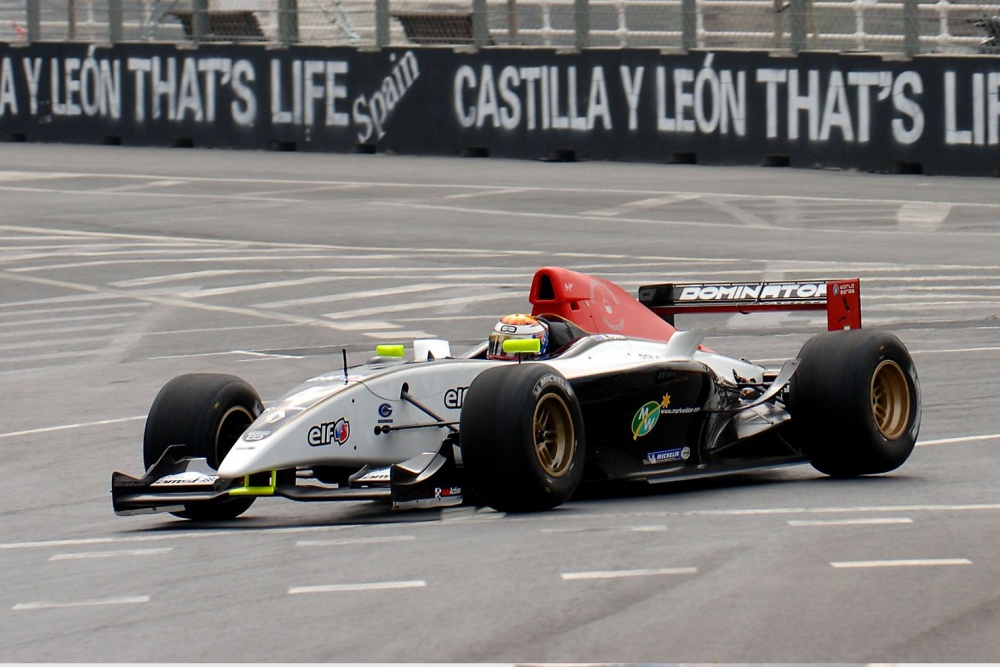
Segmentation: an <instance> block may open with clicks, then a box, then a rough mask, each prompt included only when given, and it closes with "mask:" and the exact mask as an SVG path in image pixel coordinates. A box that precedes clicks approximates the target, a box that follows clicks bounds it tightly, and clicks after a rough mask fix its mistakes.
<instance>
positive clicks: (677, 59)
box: [0, 43, 1000, 176]
mask: <svg viewBox="0 0 1000 667" xmlns="http://www.w3.org/2000/svg"><path fill="white" fill-rule="evenodd" d="M0 139H2V140H6V141H29V142H36V141H37V142H63V143H105V144H121V145H128V146H192V147H205V148H223V147H225V148H237V149H264V150H299V151H316V152H380V153H381V152H391V153H397V154H415V155H469V156H496V157H508V158H528V159H576V160H620V161H636V162H640V161H641V162H662V163H697V164H714V165H722V164H730V165H761V164H767V165H787V166H793V167H809V168H811V167H820V168H838V169H857V170H861V171H873V172H904V173H924V174H954V175H979V176H996V175H1000V171H998V165H1000V59H998V58H996V57H994V56H966V57H946V56H918V57H915V58H913V59H910V60H885V59H883V58H880V57H878V56H875V55H851V54H834V53H819V52H810V53H801V54H799V55H797V56H795V57H787V56H786V57H781V56H772V55H769V54H767V53H766V52H763V51H761V52H754V51H692V52H690V53H687V54H664V53H662V52H660V51H658V50H652V49H649V50H646V49H608V50H603V49H592V50H583V51H579V52H559V51H555V50H546V49H509V48H490V49H482V50H478V51H476V50H456V49H451V48H412V49H406V48H398V49H397V48H387V49H377V50H376V49H372V50H362V49H354V48H347V47H344V48H326V47H291V48H287V49H274V48H267V47H262V46H253V45H203V46H201V47H199V48H196V49H192V48H183V47H181V48H179V47H177V46H174V45H168V44H128V45H116V46H107V47H101V46H95V45H86V44H68V43H41V44H33V45H28V46H11V45H6V44H0Z"/></svg>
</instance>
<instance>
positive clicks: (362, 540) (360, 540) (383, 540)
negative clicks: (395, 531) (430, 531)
mask: <svg viewBox="0 0 1000 667" xmlns="http://www.w3.org/2000/svg"><path fill="white" fill-rule="evenodd" d="M415 539H417V536H416V535H389V536H385V537H355V538H347V539H342V540H299V541H298V542H296V543H295V546H297V547H339V546H343V545H347V544H391V543H393V542H410V541H412V540H415Z"/></svg>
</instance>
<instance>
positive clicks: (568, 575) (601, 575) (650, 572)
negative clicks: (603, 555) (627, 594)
mask: <svg viewBox="0 0 1000 667" xmlns="http://www.w3.org/2000/svg"><path fill="white" fill-rule="evenodd" d="M697 572H698V568H696V567H661V568H655V569H644V570H604V571H600V570H598V571H595V572H563V573H562V574H560V575H559V576H560V577H561V578H562V580H563V581H580V580H589V579H624V578H627V577H654V576H661V575H668V574H696V573H697Z"/></svg>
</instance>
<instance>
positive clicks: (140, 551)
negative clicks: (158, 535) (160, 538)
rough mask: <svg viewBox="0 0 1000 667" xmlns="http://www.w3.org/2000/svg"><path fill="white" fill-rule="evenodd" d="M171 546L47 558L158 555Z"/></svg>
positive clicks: (81, 558) (90, 552)
mask: <svg viewBox="0 0 1000 667" xmlns="http://www.w3.org/2000/svg"><path fill="white" fill-rule="evenodd" d="M173 550H174V548H173V547H162V548H159V549H124V550H120V551H79V552H76V553H66V554H54V555H53V556H51V557H50V558H49V560H83V559H89V558H121V557H132V556H160V555H162V554H166V553H170V552H171V551H173Z"/></svg>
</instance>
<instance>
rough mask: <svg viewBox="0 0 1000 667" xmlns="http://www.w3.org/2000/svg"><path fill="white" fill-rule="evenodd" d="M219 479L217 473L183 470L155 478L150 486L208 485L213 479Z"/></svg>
mask: <svg viewBox="0 0 1000 667" xmlns="http://www.w3.org/2000/svg"><path fill="white" fill-rule="evenodd" d="M217 479H219V476H218V475H206V474H205V473H203V472H197V471H195V470H185V471H184V472H178V473H174V474H173V475H167V476H166V477H161V478H160V479H158V480H156V481H155V482H153V483H152V484H150V486H175V485H185V486H190V485H198V486H201V485H208V486H211V485H213V484H215V480H217Z"/></svg>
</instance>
